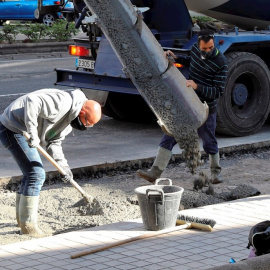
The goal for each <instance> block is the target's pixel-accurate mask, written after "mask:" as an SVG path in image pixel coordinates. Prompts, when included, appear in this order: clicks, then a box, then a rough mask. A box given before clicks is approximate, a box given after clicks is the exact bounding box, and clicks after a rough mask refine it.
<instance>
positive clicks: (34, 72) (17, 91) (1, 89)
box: [0, 57, 75, 113]
mask: <svg viewBox="0 0 270 270" xmlns="http://www.w3.org/2000/svg"><path fill="white" fill-rule="evenodd" d="M74 66H75V59H74V58H73V57H66V58H45V59H24V60H10V61H0V81H1V86H0V98H1V102H0V113H2V112H3V110H4V109H5V108H6V107H7V106H8V105H9V104H10V103H11V102H12V101H13V100H15V99H16V98H18V97H19V96H21V95H24V94H26V93H30V92H32V91H35V90H38V89H42V88H58V89H68V88H67V87H62V86H55V85H54V83H55V81H56V72H55V71H54V69H55V68H63V67H64V68H68V69H73V68H74Z"/></svg>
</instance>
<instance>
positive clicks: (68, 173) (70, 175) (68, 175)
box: [61, 166, 73, 183]
mask: <svg viewBox="0 0 270 270" xmlns="http://www.w3.org/2000/svg"><path fill="white" fill-rule="evenodd" d="M63 170H64V171H65V172H66V174H65V175H61V180H62V181H64V182H65V183H67V182H70V180H72V179H73V173H72V171H71V170H70V168H69V167H68V166H65V167H63Z"/></svg>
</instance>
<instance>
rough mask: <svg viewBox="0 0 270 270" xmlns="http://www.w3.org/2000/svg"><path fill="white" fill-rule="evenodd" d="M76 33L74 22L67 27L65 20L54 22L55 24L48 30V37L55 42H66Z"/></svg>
mask: <svg viewBox="0 0 270 270" xmlns="http://www.w3.org/2000/svg"><path fill="white" fill-rule="evenodd" d="M78 32H79V30H78V29H76V28H75V23H74V22H70V23H68V25H67V22H66V21H65V20H56V22H55V23H54V24H53V25H52V26H51V27H50V28H49V30H48V36H49V37H50V38H54V39H56V41H67V40H69V39H70V38H71V37H72V36H73V35H76V34H77V33H78Z"/></svg>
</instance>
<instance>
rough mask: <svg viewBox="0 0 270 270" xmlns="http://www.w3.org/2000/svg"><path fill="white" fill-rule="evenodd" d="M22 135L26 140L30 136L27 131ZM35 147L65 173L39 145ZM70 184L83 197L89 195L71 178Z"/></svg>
mask: <svg viewBox="0 0 270 270" xmlns="http://www.w3.org/2000/svg"><path fill="white" fill-rule="evenodd" d="M23 136H24V137H25V138H26V139H27V140H29V139H30V138H31V137H30V135H29V134H28V133H27V132H23ZM36 148H37V150H38V151H39V153H41V154H42V155H43V156H44V157H45V158H46V159H47V160H48V161H49V162H50V163H51V164H52V165H53V166H54V167H55V168H56V169H57V170H58V171H59V172H60V173H61V174H62V175H66V174H67V173H66V172H65V170H64V169H63V168H62V167H61V166H60V165H59V164H58V163H57V162H56V161H55V160H54V159H53V158H52V157H51V156H50V155H49V154H48V153H47V152H46V151H45V150H44V149H43V148H42V147H41V146H40V145H38V146H37V147H36ZM70 184H71V185H72V186H73V187H75V188H76V189H77V190H78V191H79V192H80V193H81V194H82V195H83V196H84V197H86V198H88V197H89V196H88V195H87V194H86V192H85V191H84V190H83V189H82V188H81V187H80V186H79V185H78V184H77V182H75V181H74V180H73V179H71V180H70Z"/></svg>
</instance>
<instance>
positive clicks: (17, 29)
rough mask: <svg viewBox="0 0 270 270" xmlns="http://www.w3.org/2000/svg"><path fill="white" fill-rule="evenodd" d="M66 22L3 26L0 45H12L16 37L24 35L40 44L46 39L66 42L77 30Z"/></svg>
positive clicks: (73, 25) (72, 24) (71, 23)
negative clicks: (47, 24) (50, 24)
mask: <svg viewBox="0 0 270 270" xmlns="http://www.w3.org/2000/svg"><path fill="white" fill-rule="evenodd" d="M66 26H67V21H66V20H62V19H61V20H57V21H56V22H55V23H54V24H53V25H52V26H46V25H44V24H42V23H31V22H28V23H25V24H23V25H22V24H5V25H4V26H3V27H2V29H1V30H0V43H9V44H11V43H14V42H15V38H16V35H18V34H24V35H25V36H26V37H27V38H28V39H29V40H30V41H31V42H40V41H41V40H42V39H44V38H46V37H48V38H50V39H54V40H55V41H68V40H69V39H71V38H72V36H73V35H76V34H77V33H78V32H79V30H78V29H75V23H73V22H70V23H68V27H66Z"/></svg>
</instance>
